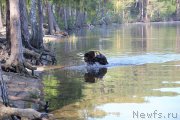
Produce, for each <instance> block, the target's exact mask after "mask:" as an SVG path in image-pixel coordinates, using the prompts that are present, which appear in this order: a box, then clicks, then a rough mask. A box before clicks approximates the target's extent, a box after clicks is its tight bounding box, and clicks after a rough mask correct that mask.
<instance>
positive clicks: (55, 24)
mask: <svg viewBox="0 0 180 120" xmlns="http://www.w3.org/2000/svg"><path fill="white" fill-rule="evenodd" d="M55 10H56V11H58V8H57V6H55ZM51 12H52V19H53V27H54V30H55V32H56V33H59V32H60V28H59V25H58V23H57V21H56V18H55V16H54V13H53V11H51Z"/></svg>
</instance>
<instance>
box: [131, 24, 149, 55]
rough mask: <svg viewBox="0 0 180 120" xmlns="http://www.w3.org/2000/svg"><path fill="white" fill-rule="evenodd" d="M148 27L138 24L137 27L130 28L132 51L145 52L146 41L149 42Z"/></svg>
mask: <svg viewBox="0 0 180 120" xmlns="http://www.w3.org/2000/svg"><path fill="white" fill-rule="evenodd" d="M149 32H150V30H149V25H148V24H140V25H139V26H135V27H132V29H131V36H132V41H131V43H132V44H131V45H132V49H133V51H135V52H145V51H146V50H147V41H148V40H149Z"/></svg>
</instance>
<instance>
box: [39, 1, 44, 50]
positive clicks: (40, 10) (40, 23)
mask: <svg viewBox="0 0 180 120" xmlns="http://www.w3.org/2000/svg"><path fill="white" fill-rule="evenodd" d="M42 10H43V9H42V0H38V12H39V31H38V41H39V42H38V48H43V11H42Z"/></svg>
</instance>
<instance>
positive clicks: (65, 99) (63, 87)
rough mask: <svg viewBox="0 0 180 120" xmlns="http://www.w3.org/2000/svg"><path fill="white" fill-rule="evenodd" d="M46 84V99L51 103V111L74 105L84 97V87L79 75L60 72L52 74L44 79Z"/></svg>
mask: <svg viewBox="0 0 180 120" xmlns="http://www.w3.org/2000/svg"><path fill="white" fill-rule="evenodd" d="M52 74H53V75H52ZM75 76H76V77H75ZM44 84H45V88H44V91H45V94H46V99H47V100H49V101H50V108H51V109H57V108H61V107H63V106H65V105H68V104H71V103H74V102H76V101H77V100H79V99H80V98H81V97H82V87H83V86H82V82H81V80H79V79H78V78H77V73H74V72H68V71H64V72H63V71H58V70H57V71H54V72H51V73H50V74H47V76H45V77H44Z"/></svg>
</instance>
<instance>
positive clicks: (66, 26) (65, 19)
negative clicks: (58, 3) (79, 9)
mask: <svg viewBox="0 0 180 120" xmlns="http://www.w3.org/2000/svg"><path fill="white" fill-rule="evenodd" d="M64 26H65V29H66V30H67V29H68V22H67V10H66V7H64Z"/></svg>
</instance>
